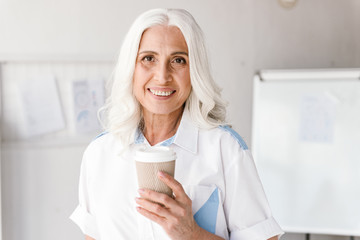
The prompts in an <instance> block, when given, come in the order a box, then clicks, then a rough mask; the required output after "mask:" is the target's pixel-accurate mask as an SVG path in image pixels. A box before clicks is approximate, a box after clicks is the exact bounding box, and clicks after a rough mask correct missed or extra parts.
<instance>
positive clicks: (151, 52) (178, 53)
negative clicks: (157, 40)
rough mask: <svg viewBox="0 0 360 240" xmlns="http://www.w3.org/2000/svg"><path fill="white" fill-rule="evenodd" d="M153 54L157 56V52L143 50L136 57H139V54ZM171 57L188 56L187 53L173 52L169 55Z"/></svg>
mask: <svg viewBox="0 0 360 240" xmlns="http://www.w3.org/2000/svg"><path fill="white" fill-rule="evenodd" d="M149 53H150V54H154V55H157V54H158V53H157V52H155V51H149V50H145V51H141V52H139V54H138V55H140V54H149ZM170 55H171V56H173V55H185V56H188V53H187V52H173V53H171V54H170Z"/></svg>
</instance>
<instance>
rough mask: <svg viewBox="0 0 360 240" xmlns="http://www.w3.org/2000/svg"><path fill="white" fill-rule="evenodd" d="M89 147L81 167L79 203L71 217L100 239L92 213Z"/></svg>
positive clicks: (89, 233) (89, 234) (97, 239)
mask: <svg viewBox="0 0 360 240" xmlns="http://www.w3.org/2000/svg"><path fill="white" fill-rule="evenodd" d="M88 155H89V153H88V149H87V150H86V151H85V153H84V156H83V159H82V163H81V169H80V180H79V205H78V206H77V207H76V209H75V210H74V212H73V213H72V214H71V216H70V219H71V220H72V221H73V222H74V223H76V224H77V225H78V226H79V228H80V229H81V231H82V232H83V233H84V234H85V235H88V236H89V237H92V238H95V239H96V240H99V239H100V237H99V233H98V228H97V223H96V218H95V216H94V215H93V214H92V213H91V204H90V198H89V196H90V193H89V192H90V187H89V179H88V175H89V168H88V165H87V161H88V160H89V159H88V157H87V156H88Z"/></svg>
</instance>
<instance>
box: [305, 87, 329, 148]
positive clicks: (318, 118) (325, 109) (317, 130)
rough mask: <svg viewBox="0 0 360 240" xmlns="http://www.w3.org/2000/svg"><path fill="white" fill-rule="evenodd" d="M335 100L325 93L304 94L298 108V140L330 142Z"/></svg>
mask: <svg viewBox="0 0 360 240" xmlns="http://www.w3.org/2000/svg"><path fill="white" fill-rule="evenodd" d="M335 116H336V102H335V101H334V100H333V99H331V98H330V97H329V96H327V95H326V94H323V95H304V96H303V97H302V99H301V108H300V132H299V133H300V140H301V141H305V142H322V143H332V141H333V135H334V125H335Z"/></svg>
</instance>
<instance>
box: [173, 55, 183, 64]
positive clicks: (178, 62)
mask: <svg viewBox="0 0 360 240" xmlns="http://www.w3.org/2000/svg"><path fill="white" fill-rule="evenodd" d="M173 63H177V64H186V60H185V58H182V57H177V58H175V59H174V60H173Z"/></svg>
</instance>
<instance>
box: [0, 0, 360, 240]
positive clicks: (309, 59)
mask: <svg viewBox="0 0 360 240" xmlns="http://www.w3.org/2000/svg"><path fill="white" fill-rule="evenodd" d="M154 7H181V8H185V9H187V10H189V11H190V12H191V13H192V14H193V15H194V16H195V18H196V19H197V20H198V22H199V24H200V26H201V27H202V28H203V30H204V33H205V36H206V38H207V42H208V46H209V50H210V51H209V53H210V54H209V55H210V60H211V62H212V69H213V73H214V77H215V79H216V81H217V82H218V83H219V84H220V85H221V86H222V87H223V89H224V90H223V94H224V97H225V98H226V99H227V100H228V101H229V102H230V106H229V109H228V110H229V120H230V121H231V122H232V123H233V125H234V127H235V129H236V130H238V132H239V133H240V134H241V135H242V136H243V137H244V138H245V140H246V141H247V142H248V143H250V142H251V139H250V138H251V130H250V129H251V111H252V108H251V105H252V76H253V74H254V72H255V71H256V70H258V69H263V68H325V67H360V31H358V29H360V17H359V16H360V3H359V1H358V0H343V1H338V0H299V3H298V5H297V6H296V7H295V8H294V9H292V10H285V9H282V8H281V7H279V5H278V4H277V1H276V0H272V1H269V0H224V1H218V0H197V1H193V0H183V1H181V2H180V1H177V2H172V1H166V0H153V1H140V0H133V1H124V0H122V1H120V0H106V1H101V2H99V1H95V0H91V1H85V0H76V1H74V0H63V1H45V0H33V1H25V0H18V1H10V0H2V1H0V30H1V33H0V34H1V37H0V61H1V60H2V61H4V60H6V61H9V63H10V64H11V63H12V62H13V61H19V60H21V61H23V60H25V61H31V60H33V59H35V60H38V61H39V60H41V61H47V60H56V61H62V62H66V61H69V62H70V64H71V63H73V64H75V65H76V64H77V62H81V61H89V60H93V61H99V60H101V61H103V60H106V61H109V60H110V61H112V60H114V59H115V57H116V54H117V52H118V49H119V47H120V44H121V41H122V38H123V36H124V34H125V33H126V31H127V29H128V27H129V25H130V24H131V22H132V21H133V20H134V18H135V17H136V16H137V15H138V14H140V13H141V12H143V11H144V10H147V9H149V8H154ZM5 138H6V137H5ZM10 145H11V144H10ZM10 145H9V144H5V145H4V146H7V148H8V149H7V150H6V153H4V150H3V151H2V152H1V154H2V187H3V192H2V195H3V196H2V199H3V211H4V212H3V225H4V230H3V232H4V233H3V235H4V239H5V240H15V239H16V240H17V239H24V238H25V236H28V237H26V239H37V240H42V239H44V240H45V239H49V235H51V234H54V236H53V237H52V239H54V240H56V239H63V238H65V239H69V240H70V239H79V238H80V236H81V235H80V233H79V230H78V229H77V228H76V227H75V226H73V225H71V223H69V222H68V221H67V219H65V220H66V221H65V220H64V217H66V215H67V214H68V213H69V212H71V210H72V208H73V207H75V205H76V198H77V196H76V188H77V178H78V170H79V164H80V155H81V151H82V149H83V147H85V145H81V146H77V147H74V148H73V149H72V148H71V147H70V146H69V147H67V148H66V150H64V149H62V148H61V147H59V149H52V150H51V148H46V149H42V148H40V150H39V149H33V150H32V149H20V150H21V151H22V152H21V153H17V152H16V151H15V150H11V146H10ZM41 149H42V150H41ZM18 151H19V150H18ZM49 151H50V152H49ZM52 155H54V156H56V157H54V158H53V159H51V156H52ZM26 156H29V157H30V156H35V157H33V158H29V157H26ZM37 157H40V158H39V159H37ZM64 158H65V159H66V160H65V161H63V160H62V159H64ZM44 181H48V182H47V183H46V184H45V183H43V182H44ZM51 185H53V188H52V187H51ZM64 196H66V199H65V198H64V199H63V197H64ZM28 198H31V199H32V201H30V202H29V201H27V200H26V199H28ZM41 199H42V200H43V201H40V200H41ZM49 202H51V204H50V203H49ZM47 204H49V205H47ZM57 204H62V205H59V206H58V208H57V209H58V210H56V208H54V206H57ZM57 211H58V212H57ZM39 212H40V213H41V214H40V215H38V216H37V218H36V221H34V218H33V216H34V215H35V214H36V213H37V214H38V213H39ZM39 219H41V221H40V220H39ZM51 219H52V220H51ZM61 231H66V233H62V234H58V232H61ZM288 236H289V237H285V239H300V238H303V237H304V236H303V235H296V234H295V235H294V234H291V235H288ZM312 239H345V238H341V237H325V236H313V238H312Z"/></svg>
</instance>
